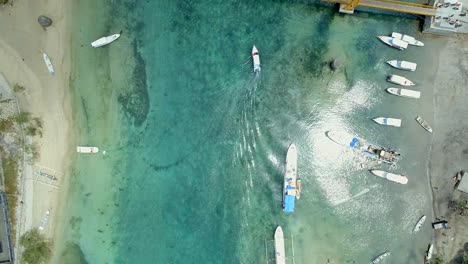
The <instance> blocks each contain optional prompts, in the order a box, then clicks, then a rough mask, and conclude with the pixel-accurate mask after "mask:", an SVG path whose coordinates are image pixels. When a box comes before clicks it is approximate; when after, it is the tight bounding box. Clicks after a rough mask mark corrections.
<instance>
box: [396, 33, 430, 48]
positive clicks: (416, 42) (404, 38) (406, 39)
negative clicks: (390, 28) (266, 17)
mask: <svg viewBox="0 0 468 264" xmlns="http://www.w3.org/2000/svg"><path fill="white" fill-rule="evenodd" d="M392 38H395V39H398V40H402V41H404V42H407V43H408V44H410V45H413V46H419V47H423V46H424V43H422V42H421V41H419V40H416V39H415V38H413V37H412V36H408V35H403V34H401V33H398V32H393V33H392Z"/></svg>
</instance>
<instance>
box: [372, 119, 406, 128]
mask: <svg viewBox="0 0 468 264" xmlns="http://www.w3.org/2000/svg"><path fill="white" fill-rule="evenodd" d="M372 120H374V122H376V123H377V124H381V125H384V126H394V127H401V119H398V118H391V117H377V118H374V119H372Z"/></svg>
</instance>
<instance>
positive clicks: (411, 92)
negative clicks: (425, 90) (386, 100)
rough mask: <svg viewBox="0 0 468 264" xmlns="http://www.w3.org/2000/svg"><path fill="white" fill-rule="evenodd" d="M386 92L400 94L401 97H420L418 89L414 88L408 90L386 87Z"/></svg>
mask: <svg viewBox="0 0 468 264" xmlns="http://www.w3.org/2000/svg"><path fill="white" fill-rule="evenodd" d="M387 92H389V93H391V94H393V95H396V96H401V97H406V98H415V99H418V98H420V97H421V92H420V91H414V90H408V89H401V88H393V87H390V88H387Z"/></svg>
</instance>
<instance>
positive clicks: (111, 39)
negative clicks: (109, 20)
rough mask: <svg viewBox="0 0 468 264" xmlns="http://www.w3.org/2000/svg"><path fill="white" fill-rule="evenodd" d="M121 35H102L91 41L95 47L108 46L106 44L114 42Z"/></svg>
mask: <svg viewBox="0 0 468 264" xmlns="http://www.w3.org/2000/svg"><path fill="white" fill-rule="evenodd" d="M119 37H120V34H114V35H110V36H106V37H102V38H100V39H98V40H95V41H93V42H91V46H92V47H93V48H99V47H102V46H106V45H109V44H111V43H112V42H114V41H116V40H117V39H118V38H119Z"/></svg>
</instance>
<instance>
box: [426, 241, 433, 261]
mask: <svg viewBox="0 0 468 264" xmlns="http://www.w3.org/2000/svg"><path fill="white" fill-rule="evenodd" d="M433 250H434V245H433V244H430V245H429V249H428V250H427V252H426V257H425V258H424V262H425V263H426V264H429V263H430V262H431V258H432V251H433Z"/></svg>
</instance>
